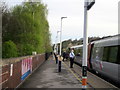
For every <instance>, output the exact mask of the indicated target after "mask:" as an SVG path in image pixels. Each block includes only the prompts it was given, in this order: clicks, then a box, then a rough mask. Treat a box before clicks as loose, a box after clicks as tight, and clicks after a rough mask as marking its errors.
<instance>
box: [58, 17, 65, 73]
mask: <svg viewBox="0 0 120 90" xmlns="http://www.w3.org/2000/svg"><path fill="white" fill-rule="evenodd" d="M64 18H67V17H61V30H60V53H59V54H60V57H61V55H62V19H64ZM58 72H61V60H59V64H58Z"/></svg>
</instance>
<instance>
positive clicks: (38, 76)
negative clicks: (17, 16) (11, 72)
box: [19, 57, 90, 88]
mask: <svg viewBox="0 0 120 90" xmlns="http://www.w3.org/2000/svg"><path fill="white" fill-rule="evenodd" d="M87 87H89V88H90V86H89V85H88V86H87ZM19 88H82V83H81V82H80V80H79V79H78V78H77V77H76V76H75V75H74V73H72V72H71V70H70V68H69V67H68V66H67V65H66V64H65V63H64V62H62V68H61V72H58V65H57V64H56V63H55V60H53V58H52V57H50V58H49V60H47V61H46V62H44V63H43V64H42V65H41V66H40V67H39V68H38V69H37V70H36V71H35V72H34V73H33V74H32V75H31V76H29V77H28V78H27V80H26V81H25V82H24V83H23V84H22V85H21V86H20V87H19Z"/></svg>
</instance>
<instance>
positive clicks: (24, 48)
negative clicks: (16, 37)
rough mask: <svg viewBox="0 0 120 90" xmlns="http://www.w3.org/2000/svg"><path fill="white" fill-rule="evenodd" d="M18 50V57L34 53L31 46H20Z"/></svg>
mask: <svg viewBox="0 0 120 90" xmlns="http://www.w3.org/2000/svg"><path fill="white" fill-rule="evenodd" d="M19 50H20V51H19V56H26V55H32V52H33V51H35V50H34V47H33V46H32V45H31V44H22V45H20V49H19Z"/></svg>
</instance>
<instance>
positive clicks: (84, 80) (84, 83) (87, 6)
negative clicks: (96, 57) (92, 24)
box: [82, 0, 95, 88]
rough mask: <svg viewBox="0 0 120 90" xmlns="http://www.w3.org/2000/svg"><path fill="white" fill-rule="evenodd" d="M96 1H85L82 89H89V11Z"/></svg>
mask: <svg viewBox="0 0 120 90" xmlns="http://www.w3.org/2000/svg"><path fill="white" fill-rule="evenodd" d="M94 3H95V0H85V2H84V35H83V36H84V39H83V61H82V88H87V53H88V52H87V51H88V36H87V11H88V10H90V8H91V7H92V6H93V5H94Z"/></svg>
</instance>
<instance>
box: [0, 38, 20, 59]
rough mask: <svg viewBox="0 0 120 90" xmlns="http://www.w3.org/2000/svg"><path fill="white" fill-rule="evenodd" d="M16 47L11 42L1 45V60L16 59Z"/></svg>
mask: <svg viewBox="0 0 120 90" xmlns="http://www.w3.org/2000/svg"><path fill="white" fill-rule="evenodd" d="M17 56H18V52H17V47H16V44H15V43H14V42H13V41H11V40H10V41H6V42H5V43H3V45H2V58H10V57H17Z"/></svg>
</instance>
